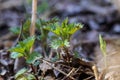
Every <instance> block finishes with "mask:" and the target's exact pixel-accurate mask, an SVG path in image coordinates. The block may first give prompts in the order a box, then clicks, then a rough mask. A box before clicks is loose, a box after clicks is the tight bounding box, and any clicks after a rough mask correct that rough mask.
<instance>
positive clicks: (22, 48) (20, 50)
mask: <svg viewBox="0 0 120 80" xmlns="http://www.w3.org/2000/svg"><path fill="white" fill-rule="evenodd" d="M34 41H35V37H34V36H33V37H28V38H27V39H25V40H23V41H19V42H18V44H17V45H16V46H15V47H13V48H11V49H9V51H11V52H12V53H11V58H14V59H16V58H20V57H24V58H25V59H26V63H27V64H29V65H35V64H34V62H35V60H36V59H37V58H38V57H39V58H42V56H41V55H40V54H39V53H37V52H34V51H33V52H32V53H30V48H31V47H32V46H33V44H34ZM27 71H28V69H26V68H24V69H21V70H20V71H18V72H17V74H16V75H15V79H16V80H20V79H21V80H30V78H32V80H35V76H34V75H35V74H31V73H28V74H26V72H27Z"/></svg>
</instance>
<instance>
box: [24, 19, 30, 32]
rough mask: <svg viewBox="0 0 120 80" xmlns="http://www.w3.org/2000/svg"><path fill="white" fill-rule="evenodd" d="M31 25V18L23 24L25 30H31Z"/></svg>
mask: <svg viewBox="0 0 120 80" xmlns="http://www.w3.org/2000/svg"><path fill="white" fill-rule="evenodd" d="M30 25H31V21H30V19H28V20H27V21H26V22H25V23H24V24H23V32H25V31H29V28H30Z"/></svg>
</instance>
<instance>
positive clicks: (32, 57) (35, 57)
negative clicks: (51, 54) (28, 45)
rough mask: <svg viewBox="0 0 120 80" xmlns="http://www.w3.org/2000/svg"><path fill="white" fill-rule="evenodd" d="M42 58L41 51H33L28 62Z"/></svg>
mask: <svg viewBox="0 0 120 80" xmlns="http://www.w3.org/2000/svg"><path fill="white" fill-rule="evenodd" d="M38 57H39V58H42V55H40V54H39V53H37V52H33V53H31V54H30V55H29V57H28V58H27V60H26V62H27V63H29V64H31V63H34V61H35V60H36V59H37V58H38Z"/></svg>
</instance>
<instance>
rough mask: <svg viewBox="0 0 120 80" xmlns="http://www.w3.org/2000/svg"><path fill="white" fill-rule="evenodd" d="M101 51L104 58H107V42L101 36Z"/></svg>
mask: <svg viewBox="0 0 120 80" xmlns="http://www.w3.org/2000/svg"><path fill="white" fill-rule="evenodd" d="M99 42H100V49H101V51H102V53H103V55H104V56H106V42H105V41H104V40H103V38H102V36H101V35H99Z"/></svg>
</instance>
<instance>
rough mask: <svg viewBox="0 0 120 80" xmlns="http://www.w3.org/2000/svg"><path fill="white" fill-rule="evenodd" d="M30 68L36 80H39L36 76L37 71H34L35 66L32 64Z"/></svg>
mask: <svg viewBox="0 0 120 80" xmlns="http://www.w3.org/2000/svg"><path fill="white" fill-rule="evenodd" d="M30 67H31V69H32V72H33V74H34V76H35V78H36V80H39V79H38V77H37V76H36V74H35V73H36V71H35V69H34V66H33V65H32V64H30Z"/></svg>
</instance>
